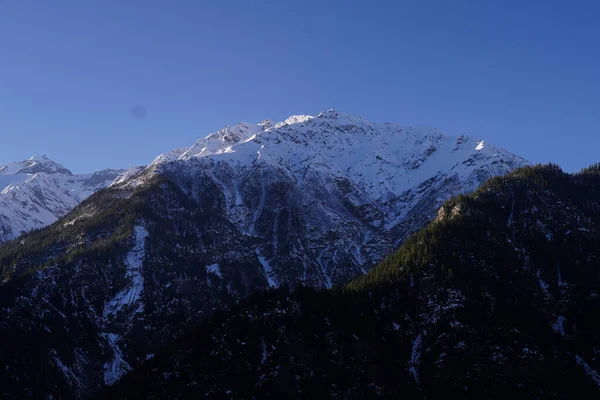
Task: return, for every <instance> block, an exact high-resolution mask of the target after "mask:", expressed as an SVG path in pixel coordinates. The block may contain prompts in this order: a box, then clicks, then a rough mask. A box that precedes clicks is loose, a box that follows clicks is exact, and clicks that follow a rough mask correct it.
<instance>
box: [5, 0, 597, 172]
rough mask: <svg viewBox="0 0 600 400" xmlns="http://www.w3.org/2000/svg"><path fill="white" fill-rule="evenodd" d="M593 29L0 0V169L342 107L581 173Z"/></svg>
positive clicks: (526, 21)
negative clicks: (134, 111)
mask: <svg viewBox="0 0 600 400" xmlns="http://www.w3.org/2000/svg"><path fill="white" fill-rule="evenodd" d="M598 21H600V2H597V1H571V2H564V1H561V2H558V1H527V2H525V1H511V0H506V1H466V0H464V1H463V0H457V1H418V2H417V1H411V2H404V1H389V2H388V1H377V2H366V1H365V2H357V1H327V2H324V1H302V2H292V1H283V0H281V1H211V2H208V1H206V2H205V1H196V0H193V1H192V0H190V1H187V0H179V1H177V2H164V1H154V0H145V1H133V0H125V1H117V0H103V1H74V0H72V1H66V0H64V1H63V0H57V1H53V2H42V1H37V0H0V162H6V161H16V160H20V159H24V158H28V157H29V156H31V155H33V154H42V153H45V154H47V155H48V156H49V157H50V158H52V159H54V160H56V161H58V162H60V163H62V164H64V165H65V166H67V167H68V168H70V169H72V170H73V171H74V172H89V171H92V170H96V169H101V168H106V167H128V166H133V165H138V164H146V163H148V162H150V161H152V159H153V158H154V157H155V156H156V155H158V154H159V153H162V152H166V151H169V150H171V149H173V148H176V147H183V146H189V145H191V144H192V143H193V142H194V141H195V140H196V139H198V138H199V137H203V136H205V135H207V134H208V133H210V132H212V131H215V130H217V129H219V128H221V127H222V126H224V125H225V124H229V125H233V124H236V123H238V122H240V121H247V122H258V121H260V120H262V119H264V118H267V117H268V118H271V119H273V120H281V119H284V118H286V117H287V116H289V115H291V114H316V113H318V112H319V111H322V110H325V109H329V108H335V109H339V110H341V111H345V112H350V113H354V114H358V115H361V116H363V117H364V118H367V119H370V120H373V121H379V122H398V123H401V124H412V125H421V126H423V125H425V126H432V127H436V128H439V129H441V130H443V131H445V132H446V133H449V134H455V135H459V134H464V133H466V134H470V135H473V136H477V137H480V138H482V139H485V140H487V141H489V142H491V143H494V144H497V145H499V146H502V147H505V148H507V149H509V150H511V151H513V152H515V153H517V154H519V155H521V156H523V157H525V158H527V159H529V160H530V161H533V162H547V161H553V162H556V163H558V164H560V165H561V166H562V167H563V168H564V169H566V170H568V171H576V170H579V169H580V168H582V167H584V166H586V165H588V164H591V163H592V162H596V161H599V159H600V156H599V154H598V150H599V149H600V24H599V23H598ZM136 105H141V106H143V107H144V109H145V110H146V113H145V116H144V115H140V114H138V118H134V116H133V115H132V113H131V110H132V107H134V106H136ZM138 111H139V110H138ZM142 114H143V113H142Z"/></svg>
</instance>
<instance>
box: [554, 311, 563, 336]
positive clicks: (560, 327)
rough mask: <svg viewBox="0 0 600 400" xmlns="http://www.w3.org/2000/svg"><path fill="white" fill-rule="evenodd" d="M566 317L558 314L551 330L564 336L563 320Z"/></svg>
mask: <svg viewBox="0 0 600 400" xmlns="http://www.w3.org/2000/svg"><path fill="white" fill-rule="evenodd" d="M566 320H567V319H566V318H565V317H563V316H562V315H559V316H558V318H557V319H556V322H555V323H554V324H553V325H552V330H553V331H554V332H556V333H559V334H560V336H565V322H566Z"/></svg>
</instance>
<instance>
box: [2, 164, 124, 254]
mask: <svg viewBox="0 0 600 400" xmlns="http://www.w3.org/2000/svg"><path fill="white" fill-rule="evenodd" d="M121 173H122V171H119V170H111V169H106V170H103V171H99V172H95V173H91V174H83V175H74V174H72V173H71V171H69V170H68V169H66V168H65V167H63V166H62V165H60V164H57V163H55V162H54V161H52V160H50V159H48V158H47V157H46V156H35V157H31V158H30V159H28V160H24V161H21V162H14V163H9V164H6V165H3V164H0V243H2V242H5V241H7V240H10V239H14V238H15V237H17V236H18V235H20V234H21V233H23V232H27V231H30V230H32V229H37V228H43V227H44V226H47V225H49V224H51V223H53V222H55V221H56V220H57V219H58V218H60V217H62V216H63V215H65V214H66V213H67V212H69V211H71V210H72V209H73V208H74V207H75V206H76V205H77V204H79V203H80V202H81V201H82V200H83V199H85V198H87V197H88V196H89V195H90V194H92V193H94V192H95V191H97V190H99V189H103V188H105V187H107V186H108V185H110V184H111V183H112V182H113V180H114V179H115V178H116V177H117V176H118V175H119V174H121Z"/></svg>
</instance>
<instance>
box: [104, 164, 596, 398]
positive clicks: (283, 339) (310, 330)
mask: <svg viewBox="0 0 600 400" xmlns="http://www.w3.org/2000/svg"><path fill="white" fill-rule="evenodd" d="M599 171H600V169H599V168H592V169H589V170H586V171H583V172H582V173H580V174H575V175H568V174H565V173H563V172H562V171H560V169H558V168H557V167H555V166H547V167H535V168H529V167H528V168H525V169H521V170H518V171H516V172H514V173H512V174H510V175H508V176H506V177H503V178H496V179H493V180H491V181H489V182H488V183H486V184H485V185H484V186H483V187H482V188H480V189H479V190H478V191H477V192H475V193H474V194H473V195H471V196H460V197H457V198H454V199H452V200H451V201H449V202H447V203H446V204H445V205H444V206H443V207H442V208H441V209H440V211H439V214H438V217H437V218H436V220H435V221H434V222H432V223H431V224H430V225H428V226H427V227H426V228H424V229H422V230H421V231H419V232H418V233H416V234H415V235H413V236H411V237H410V238H409V239H408V240H407V241H406V242H405V244H404V245H403V246H402V247H401V248H400V250H399V251H398V252H397V253H395V254H393V255H392V256H390V257H389V258H387V259H386V261H385V262H383V263H381V264H380V265H378V266H377V267H376V268H374V269H373V270H372V271H371V272H369V273H368V274H367V275H366V276H365V277H362V278H359V279H358V280H356V281H354V282H352V283H351V284H350V285H349V286H348V287H347V288H346V289H344V290H335V291H328V292H315V291H314V290H312V289H298V290H296V291H295V292H294V293H292V294H288V293H287V292H286V291H285V290H279V291H269V292H266V293H264V294H259V295H255V296H253V297H251V298H249V299H247V300H246V301H243V302H242V303H241V304H240V305H239V306H237V307H235V308H233V309H231V310H230V311H224V312H219V313H217V314H215V315H213V316H212V317H211V318H210V319H209V320H207V321H206V322H205V323H204V324H202V325H201V326H200V327H199V328H198V329H196V330H194V331H192V332H190V333H189V334H187V335H185V336H184V337H182V338H181V339H179V340H178V341H176V342H175V343H173V344H172V345H171V346H170V347H169V348H168V349H167V350H166V351H165V352H164V353H163V354H161V355H160V356H158V357H156V358H154V359H153V360H151V361H149V362H148V363H146V364H145V365H143V366H142V367H140V368H139V369H138V370H136V371H134V372H133V373H132V374H130V375H129V376H127V377H126V378H125V379H123V380H122V381H121V382H120V383H119V384H117V385H116V386H114V387H113V388H111V389H110V390H106V391H104V392H102V393H101V394H100V398H103V397H110V398H118V399H125V398H126V399H142V398H143V399H147V398H148V399H149V398H161V399H163V398H164V399H167V398H179V399H185V398H224V397H225V398H263V397H269V396H271V397H285V398H307V397H314V398H376V397H377V398H379V397H386V398H398V397H404V398H429V399H431V398H448V397H452V398H507V397H508V396H513V397H516V398H540V399H547V398H573V397H577V398H595V397H598V396H599V395H600V373H599V371H600V361H599V360H598V343H600V322H598V318H597V310H598V309H599V307H600V297H599V296H598V295H599V293H600V278H599V277H600V236H599V235H598V227H599V224H600V172H599Z"/></svg>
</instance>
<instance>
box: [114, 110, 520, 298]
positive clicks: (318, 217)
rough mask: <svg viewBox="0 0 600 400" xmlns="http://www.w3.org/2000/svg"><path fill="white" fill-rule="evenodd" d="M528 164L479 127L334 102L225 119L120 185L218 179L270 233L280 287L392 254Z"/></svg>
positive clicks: (226, 209) (261, 231)
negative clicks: (309, 111) (348, 109)
mask: <svg viewBox="0 0 600 400" xmlns="http://www.w3.org/2000/svg"><path fill="white" fill-rule="evenodd" d="M526 164H527V162H526V161H525V160H524V159H522V158H521V157H518V156H516V155H514V154H511V153H509V152H508V151H506V150H503V149H500V148H497V147H495V146H493V145H488V144H487V143H485V142H484V141H482V140H479V139H476V138H472V137H469V136H460V137H451V136H446V135H444V134H443V133H441V132H439V131H438V130H435V129H417V128H413V127H403V126H400V125H397V124H389V123H385V124H379V123H373V122H369V121H366V120H364V119H362V118H360V117H357V116H354V115H350V114H345V113H341V112H337V111H334V110H329V111H325V112H322V113H320V114H319V115H318V116H316V117H313V116H307V115H296V116H292V117H290V118H288V119H287V120H285V121H283V122H279V123H275V122H272V121H270V120H268V119H267V120H264V121H263V122H261V123H259V124H247V123H241V124H239V125H237V126H235V127H225V128H224V129H221V130H220V131H218V132H215V133H213V134H210V135H208V136H207V137H206V138H204V139H200V140H198V141H197V142H196V143H195V144H194V145H193V146H191V147H190V148H187V149H177V150H174V151H171V152H169V153H165V154H162V155H160V156H159V157H157V158H156V159H155V160H154V162H153V163H151V164H150V165H149V166H148V167H147V168H146V169H144V170H139V169H138V170H132V171H130V172H129V173H127V174H124V175H123V176H124V178H123V179H120V180H117V181H116V182H117V183H116V186H125V187H126V186H134V187H135V186H137V185H140V184H143V182H144V181H145V180H146V179H148V178H149V177H151V176H154V175H161V176H167V177H168V178H169V179H171V180H173V181H174V182H177V183H178V185H179V186H180V187H181V188H182V189H183V190H184V191H185V192H186V193H188V194H189V195H190V196H191V197H192V198H194V199H196V200H197V201H203V200H202V199H204V200H207V199H206V193H205V192H206V191H207V189H208V188H210V190H211V196H213V198H212V199H209V201H213V200H214V201H215V204H214V206H215V207H217V208H219V212H222V213H223V215H224V217H225V218H226V219H227V220H228V221H229V222H231V223H232V224H233V225H234V226H235V227H236V228H237V230H238V231H239V233H240V234H242V235H246V236H249V237H256V238H259V244H258V246H256V248H254V249H252V250H253V251H254V252H255V253H256V256H257V259H258V260H259V261H260V263H261V264H262V266H263V267H264V270H265V274H266V275H267V276H268V280H269V283H270V284H271V285H277V284H278V283H279V282H288V283H291V284H295V283H298V282H302V283H304V284H309V285H311V286H316V287H330V286H332V285H333V284H336V283H345V282H347V281H348V280H349V279H351V278H352V277H354V276H356V275H357V274H359V273H362V272H364V271H366V270H368V269H369V268H370V267H371V266H372V265H374V264H375V263H377V262H378V261H380V260H381V259H382V258H383V257H384V256H385V255H386V254H388V253H390V252H391V251H393V250H394V249H395V248H397V246H398V245H399V243H401V242H402V241H403V240H404V239H405V238H406V237H407V236H408V234H410V233H411V232H413V231H415V230H416V229H418V228H420V227H422V226H423V225H425V224H426V223H427V222H428V221H429V220H430V219H431V218H432V217H433V216H434V215H435V212H436V211H437V209H438V208H439V207H440V206H441V204H442V203H443V201H444V200H446V199H448V198H449V197H451V196H452V195H455V194H458V193H468V192H471V191H473V190H475V189H476V188H477V187H478V186H479V185H480V184H481V183H482V182H484V181H485V180H486V179H488V178H490V177H492V176H496V175H502V174H505V173H507V172H509V171H511V170H512V169H514V168H517V167H521V166H523V165H526ZM213 211H214V210H213ZM224 258H226V257H215V260H214V261H215V263H219V262H221V261H226V260H224ZM283 266H285V267H283Z"/></svg>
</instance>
